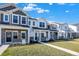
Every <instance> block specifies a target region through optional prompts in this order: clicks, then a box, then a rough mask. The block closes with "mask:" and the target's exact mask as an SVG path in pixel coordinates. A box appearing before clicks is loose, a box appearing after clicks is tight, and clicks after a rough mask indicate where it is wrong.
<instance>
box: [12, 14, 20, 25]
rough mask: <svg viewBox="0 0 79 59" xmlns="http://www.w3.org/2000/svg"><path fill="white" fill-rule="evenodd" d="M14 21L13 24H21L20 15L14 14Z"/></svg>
mask: <svg viewBox="0 0 79 59" xmlns="http://www.w3.org/2000/svg"><path fill="white" fill-rule="evenodd" d="M12 23H13V24H19V15H13V17H12Z"/></svg>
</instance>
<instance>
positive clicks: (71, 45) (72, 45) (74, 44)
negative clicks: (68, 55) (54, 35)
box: [49, 39, 79, 52]
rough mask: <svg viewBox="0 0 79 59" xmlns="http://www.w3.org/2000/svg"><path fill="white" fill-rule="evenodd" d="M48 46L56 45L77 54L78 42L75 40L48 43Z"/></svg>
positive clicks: (78, 50) (78, 49)
mask: <svg viewBox="0 0 79 59" xmlns="http://www.w3.org/2000/svg"><path fill="white" fill-rule="evenodd" d="M49 44H52V45H56V46H59V47H63V48H67V49H70V50H73V51H76V52H79V40H78V39H75V40H72V41H57V42H49Z"/></svg>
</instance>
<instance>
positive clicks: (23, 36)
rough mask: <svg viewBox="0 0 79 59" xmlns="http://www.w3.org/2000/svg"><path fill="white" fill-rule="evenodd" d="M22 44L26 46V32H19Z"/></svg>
mask: <svg viewBox="0 0 79 59" xmlns="http://www.w3.org/2000/svg"><path fill="white" fill-rule="evenodd" d="M21 39H22V44H26V31H21Z"/></svg>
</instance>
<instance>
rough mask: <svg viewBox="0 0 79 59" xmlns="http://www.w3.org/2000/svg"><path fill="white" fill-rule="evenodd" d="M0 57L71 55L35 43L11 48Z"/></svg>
mask: <svg viewBox="0 0 79 59" xmlns="http://www.w3.org/2000/svg"><path fill="white" fill-rule="evenodd" d="M2 56H71V54H69V53H66V52H63V51H60V50H57V49H55V48H52V47H48V46H45V45H42V44H38V43H37V44H30V45H24V46H21V45H17V46H11V47H9V48H8V49H7V50H6V51H5V52H4V53H3V54H2Z"/></svg>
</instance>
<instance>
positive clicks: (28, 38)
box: [27, 29, 30, 44]
mask: <svg viewBox="0 0 79 59" xmlns="http://www.w3.org/2000/svg"><path fill="white" fill-rule="evenodd" d="M27 43H28V44H29V43H30V30H29V29H28V42H27Z"/></svg>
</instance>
